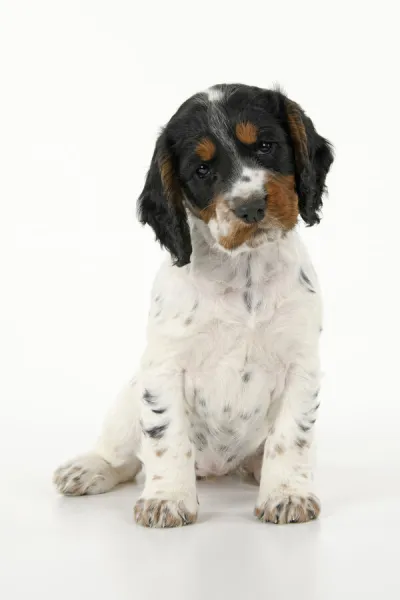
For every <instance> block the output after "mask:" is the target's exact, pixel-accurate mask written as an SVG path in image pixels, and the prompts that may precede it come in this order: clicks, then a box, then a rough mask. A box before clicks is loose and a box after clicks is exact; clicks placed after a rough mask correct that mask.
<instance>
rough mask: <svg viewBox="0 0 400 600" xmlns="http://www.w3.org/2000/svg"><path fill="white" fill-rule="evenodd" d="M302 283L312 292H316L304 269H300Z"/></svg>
mask: <svg viewBox="0 0 400 600" xmlns="http://www.w3.org/2000/svg"><path fill="white" fill-rule="evenodd" d="M300 283H301V284H302V285H303V286H304V287H305V288H306V289H307V290H308V291H309V292H311V293H312V294H315V290H314V288H313V285H312V283H311V281H310V280H309V278H308V277H307V275H306V274H305V273H304V271H303V269H300Z"/></svg>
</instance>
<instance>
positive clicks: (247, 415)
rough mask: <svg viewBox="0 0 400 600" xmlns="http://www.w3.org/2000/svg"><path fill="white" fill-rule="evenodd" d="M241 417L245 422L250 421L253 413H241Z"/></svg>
mask: <svg viewBox="0 0 400 600" xmlns="http://www.w3.org/2000/svg"><path fill="white" fill-rule="evenodd" d="M239 417H240V418H241V419H243V421H250V419H251V417H252V414H251V413H247V412H241V413H240V414H239Z"/></svg>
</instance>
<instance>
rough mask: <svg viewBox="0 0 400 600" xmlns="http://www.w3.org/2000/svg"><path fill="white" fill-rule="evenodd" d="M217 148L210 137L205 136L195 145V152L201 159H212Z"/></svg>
mask: <svg viewBox="0 0 400 600" xmlns="http://www.w3.org/2000/svg"><path fill="white" fill-rule="evenodd" d="M216 151H217V149H216V147H215V144H214V142H213V141H212V140H210V138H208V137H205V138H203V139H202V140H200V142H199V143H198V144H197V146H196V154H197V156H199V157H200V158H201V160H212V159H213V158H214V156H215V153H216Z"/></svg>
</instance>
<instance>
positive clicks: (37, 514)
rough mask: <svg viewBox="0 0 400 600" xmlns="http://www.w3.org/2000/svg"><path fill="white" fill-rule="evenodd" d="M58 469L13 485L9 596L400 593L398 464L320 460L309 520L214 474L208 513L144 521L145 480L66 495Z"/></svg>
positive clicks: (207, 490) (6, 576) (1, 593)
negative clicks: (183, 523) (276, 509)
mask: <svg viewBox="0 0 400 600" xmlns="http://www.w3.org/2000/svg"><path fill="white" fill-rule="evenodd" d="M48 475H49V474H48V473H47V472H45V470H43V471H40V472H39V475H38V472H37V471H36V472H34V471H33V470H31V469H29V464H28V463H27V465H26V472H24V473H21V472H18V473H14V474H13V475H12V476H10V477H9V478H8V481H9V484H8V489H6V490H4V491H5V493H4V492H3V496H2V503H3V508H2V510H1V512H0V530H1V563H0V564H1V571H2V573H1V579H0V581H1V583H0V597H1V598H3V599H4V600H16V599H19V600H20V599H25V598H31V599H36V598H38V599H39V598H40V599H44V598H45V599H47V598H49V599H50V598H52V599H57V600H64V599H68V600H70V599H71V598H74V599H77V600H79V599H81V598H82V599H83V598H85V599H87V598H96V599H101V598H107V599H110V598H112V599H115V600H125V599H128V598H129V599H131V598H138V599H139V598H140V599H141V600H156V599H158V598H163V599H164V600H170V599H171V600H172V599H174V600H197V599H199V600H200V599H201V600H204V599H213V598H218V599H219V600H220V599H225V598H226V599H236V598H237V599H239V598H240V599H242V598H246V599H247V598H271V599H272V600H285V599H286V598H287V599H289V598H290V599H292V598H296V600H302V599H307V600H314V599H315V600H337V599H338V598H340V599H341V600H350V599H359V598H360V599H361V598H362V599H363V600H368V599H369V598H371V599H374V600H376V598H380V597H381V598H384V599H385V600H392V599H393V600H395V599H396V600H398V599H399V598H400V578H399V573H398V564H399V539H400V521H399V519H398V514H399V506H400V485H399V480H398V477H396V478H393V470H392V469H391V470H390V471H389V470H388V471H385V470H384V469H382V468H376V469H373V468H370V467H368V468H367V467H365V468H363V467H361V466H359V467H354V468H350V467H346V466H335V467H332V466H329V465H323V464H322V465H320V466H319V470H318V478H317V485H318V490H319V495H320V497H321V500H322V502H323V513H322V516H321V519H320V520H319V521H318V522H313V523H310V524H305V525H286V526H274V525H265V524H261V523H259V522H257V521H256V520H255V519H254V518H253V516H252V511H253V505H254V502H255V499H256V492H257V489H256V487H255V486H253V485H250V484H248V483H244V482H241V481H239V480H235V479H233V478H232V479H231V478H224V479H222V480H218V481H202V482H200V483H199V499H200V505H201V513H200V518H199V522H198V523H197V524H196V525H192V526H189V527H185V528H182V529H176V530H146V529H143V528H140V527H138V526H136V525H135V524H134V523H133V519H132V507H133V503H134V500H135V498H136V497H137V496H138V495H139V493H140V488H141V485H142V483H143V480H142V479H141V478H139V480H138V482H137V483H136V484H135V483H133V484H129V485H125V486H122V487H120V488H119V489H116V490H115V491H113V492H111V493H109V494H105V495H102V496H93V497H82V498H63V497H60V496H58V495H57V494H56V493H55V492H54V490H53V488H52V486H51V481H50V477H49V476H48ZM339 490H340V491H339Z"/></svg>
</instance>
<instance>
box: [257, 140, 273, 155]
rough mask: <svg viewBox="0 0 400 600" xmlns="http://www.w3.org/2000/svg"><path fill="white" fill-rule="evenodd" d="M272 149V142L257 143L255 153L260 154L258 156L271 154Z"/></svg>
mask: <svg viewBox="0 0 400 600" xmlns="http://www.w3.org/2000/svg"><path fill="white" fill-rule="evenodd" d="M273 149H274V143H273V142H258V144H257V152H260V154H271V152H272V151H273Z"/></svg>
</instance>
